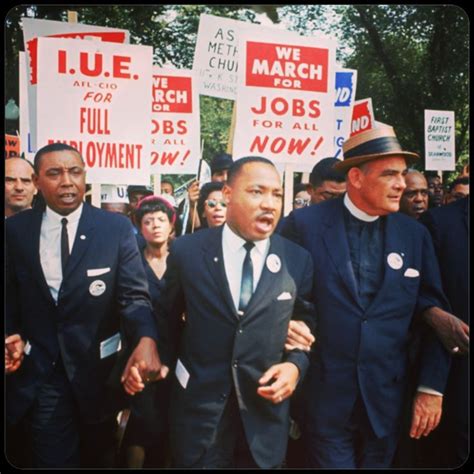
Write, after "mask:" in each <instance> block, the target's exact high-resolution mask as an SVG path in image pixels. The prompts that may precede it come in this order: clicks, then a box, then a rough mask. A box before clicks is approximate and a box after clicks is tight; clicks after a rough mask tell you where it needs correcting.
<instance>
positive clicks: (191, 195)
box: [188, 181, 199, 204]
mask: <svg viewBox="0 0 474 474" xmlns="http://www.w3.org/2000/svg"><path fill="white" fill-rule="evenodd" d="M188 199H189V203H190V204H194V203H196V202H198V199H199V181H193V182H192V183H191V184H190V185H189V186H188Z"/></svg>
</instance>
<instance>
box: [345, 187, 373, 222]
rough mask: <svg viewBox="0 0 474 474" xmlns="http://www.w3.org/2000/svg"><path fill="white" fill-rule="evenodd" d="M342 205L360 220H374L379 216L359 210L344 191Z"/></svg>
mask: <svg viewBox="0 0 474 474" xmlns="http://www.w3.org/2000/svg"><path fill="white" fill-rule="evenodd" d="M344 206H346V208H347V210H348V211H349V212H350V213H351V214H352V215H353V216H354V217H355V218H356V219H359V220H361V221H365V222H374V221H376V220H377V219H378V218H379V217H380V216H370V215H369V214H367V213H366V212H364V211H361V210H360V209H359V208H358V207H356V205H355V204H354V203H353V202H352V201H351V199H350V197H349V195H348V194H347V193H346V194H344Z"/></svg>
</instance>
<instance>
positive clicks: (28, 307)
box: [6, 203, 157, 422]
mask: <svg viewBox="0 0 474 474" xmlns="http://www.w3.org/2000/svg"><path fill="white" fill-rule="evenodd" d="M41 221H42V210H41V209H33V210H27V211H23V212H21V213H19V214H17V215H15V216H12V217H10V218H8V219H7V220H6V256H7V267H6V277H7V278H6V280H7V281H6V289H7V291H6V326H7V327H6V333H7V334H14V333H19V334H20V335H21V336H22V338H23V339H24V340H28V341H29V343H30V344H31V352H30V353H29V355H27V356H25V358H24V360H23V363H22V366H21V367H20V369H19V370H18V371H16V372H15V373H13V374H11V375H9V376H8V377H7V391H6V395H7V401H6V402H7V416H8V418H9V419H10V420H11V421H12V422H13V421H15V420H17V419H18V418H19V417H21V416H22V415H23V414H24V413H25V411H26V410H27V408H28V407H29V406H30V405H31V404H32V402H33V401H34V399H35V396H36V393H37V391H38V389H39V387H40V386H41V384H42V383H43V382H44V381H45V379H46V378H47V377H48V375H49V373H50V372H51V371H52V369H53V367H54V365H55V363H56V361H57V360H58V357H59V355H60V356H61V358H62V361H63V364H64V367H65V369H66V373H67V376H68V379H69V380H70V382H71V387H72V389H73V392H74V394H75V396H76V398H77V400H78V402H79V406H80V409H81V416H82V417H83V419H86V420H88V419H90V420H93V421H97V420H98V419H99V418H100V417H101V416H102V415H105V413H106V412H107V411H110V409H111V408H112V406H111V405H110V404H109V403H110V400H106V399H105V394H106V390H105V381H106V380H107V377H108V376H109V374H110V373H111V370H112V368H113V366H114V363H115V362H116V359H117V353H116V354H114V355H110V356H108V357H104V358H101V356H100V343H101V342H102V341H104V340H106V339H108V338H110V337H111V336H113V335H114V334H116V333H118V332H119V331H120V329H121V324H120V323H121V320H122V323H123V324H122V326H123V328H124V330H125V331H126V333H127V338H128V340H130V341H131V342H132V344H133V345H135V344H136V343H137V342H138V340H139V339H140V337H142V336H150V337H153V338H155V339H157V331H156V322H155V321H154V317H153V313H152V309H151V304H150V299H149V294H148V285H147V280H146V277H145V273H144V269H143V265H142V262H141V257H140V254H139V252H138V248H137V244H136V239H135V236H134V234H133V231H132V226H131V223H130V221H129V220H128V219H127V218H125V217H123V216H120V215H118V214H113V213H110V212H106V211H103V210H101V209H97V208H94V207H92V206H90V205H88V204H87V203H84V207H83V211H82V214H81V218H80V221H79V226H78V229H77V234H76V238H75V241H74V244H73V247H72V250H71V255H70V257H69V260H68V262H67V266H66V271H65V275H64V278H63V281H62V284H61V288H60V290H59V296H58V303H57V304H56V303H55V301H54V300H53V298H52V296H51V294H50V292H49V289H48V285H47V283H46V280H45V277H44V275H43V271H42V267H41V262H40V254H39V243H40V229H41ZM97 280H100V281H102V282H103V283H104V284H105V291H104V292H103V293H102V294H100V295H94V294H93V293H95V292H94V291H93V290H92V291H91V285H93V282H96V281H97ZM95 285H96V284H95ZM106 405H107V406H106Z"/></svg>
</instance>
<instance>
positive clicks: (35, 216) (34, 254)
mask: <svg viewBox="0 0 474 474" xmlns="http://www.w3.org/2000/svg"><path fill="white" fill-rule="evenodd" d="M43 212H44V210H43V209H38V210H36V209H35V211H34V212H33V213H32V228H31V229H29V230H31V231H30V232H28V233H27V234H26V236H29V238H30V243H29V244H27V245H26V251H27V252H30V261H31V262H32V263H33V271H34V273H35V280H36V281H37V282H38V284H39V286H40V288H41V291H42V292H43V295H44V296H45V298H46V299H48V300H50V301H51V303H53V304H54V305H55V304H56V303H55V301H54V299H53V297H52V296H51V292H50V291H49V286H48V282H47V281H46V278H45V276H44V273H43V267H42V266H41V257H40V237H41V223H42V221H43ZM26 236H25V237H26Z"/></svg>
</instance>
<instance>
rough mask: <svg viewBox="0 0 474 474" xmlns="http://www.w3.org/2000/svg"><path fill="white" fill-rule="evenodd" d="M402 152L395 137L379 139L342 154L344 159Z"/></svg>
mask: <svg viewBox="0 0 474 474" xmlns="http://www.w3.org/2000/svg"><path fill="white" fill-rule="evenodd" d="M397 151H400V152H401V151H402V147H401V146H400V143H398V140H397V138H396V137H381V138H375V139H374V140H370V141H368V142H366V143H361V144H360V145H357V146H355V147H354V148H351V149H350V150H347V151H345V152H344V159H346V158H354V157H357V156H365V155H376V154H378V153H393V152H394V153H396V152H397Z"/></svg>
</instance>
